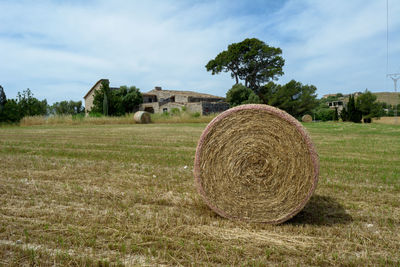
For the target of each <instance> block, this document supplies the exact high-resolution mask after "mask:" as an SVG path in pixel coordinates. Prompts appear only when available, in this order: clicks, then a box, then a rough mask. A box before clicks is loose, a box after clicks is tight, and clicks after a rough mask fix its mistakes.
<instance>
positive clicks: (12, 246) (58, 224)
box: [0, 123, 400, 266]
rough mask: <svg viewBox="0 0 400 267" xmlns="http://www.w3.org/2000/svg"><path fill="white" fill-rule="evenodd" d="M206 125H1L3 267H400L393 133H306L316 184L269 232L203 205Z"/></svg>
mask: <svg viewBox="0 0 400 267" xmlns="http://www.w3.org/2000/svg"><path fill="white" fill-rule="evenodd" d="M205 125H206V124H204V123H198V124H150V125H135V124H132V125H41V126H30V127H3V128H0V201H1V205H0V266H3V265H4V266H21V265H22V266H24V265H25V266H27V265H31V266H35V265H38V266H48V265H50V266H53V265H56V266H65V265H76V266H82V265H89V266H92V265H96V266H108V265H113V266H114V265H127V266H131V265H137V266H143V265H149V266H153V265H167V266H170V265H185V266H186V265H196V266H197V265H207V266H208V265H240V266H243V265H244V266H265V265H282V266H287V265H299V266H303V265H314V266H315V265H323V266H327V265H343V266H365V265H389V266H390V265H392V266H399V265H400V126H394V125H383V124H369V125H368V124H365V125H364V124H359V125H356V124H351V123H309V124H306V127H307V129H308V130H309V132H310V134H311V136H312V138H313V140H314V142H315V144H316V147H317V150H318V152H319V155H320V163H321V171H320V182H319V184H318V187H317V190H316V192H315V194H314V196H313V197H312V198H311V201H310V202H309V203H308V204H307V206H306V207H305V209H304V210H303V211H302V212H301V213H299V214H298V215H297V216H296V217H294V218H293V219H292V220H290V221H288V222H286V223H284V224H282V225H277V226H273V225H265V224H250V223H240V222H234V221H229V220H226V219H224V218H221V217H219V216H217V215H216V214H215V213H213V212H212V211H211V210H210V209H209V208H208V207H207V206H206V205H205V204H204V203H203V202H202V201H201V199H200V197H199V195H198V194H197V192H196V191H195V188H194V183H193V175H192V168H193V160H194V152H195V147H196V143H197V140H198V138H199V136H200V134H201V132H202V130H203V129H204V127H205Z"/></svg>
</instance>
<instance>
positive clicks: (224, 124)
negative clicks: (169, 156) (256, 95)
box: [194, 104, 319, 224]
mask: <svg viewBox="0 0 400 267" xmlns="http://www.w3.org/2000/svg"><path fill="white" fill-rule="evenodd" d="M318 172H319V161H318V155H317V153H316V151H315V149H314V145H313V143H312V142H311V139H310V137H309V135H308V134H307V132H306V130H305V129H304V127H303V126H302V125H301V124H300V122H298V121H297V120H296V119H295V118H293V117H292V116H291V115H289V114H288V113H286V112H284V111H282V110H280V109H277V108H274V107H271V106H267V105H254V104H250V105H242V106H238V107H235V108H231V109H229V110H227V111H225V112H223V113H221V114H220V115H219V116H217V117H216V118H214V119H213V120H212V121H211V122H210V123H209V124H208V126H207V127H206V129H205V130H204V132H203V133H202V135H201V137H200V140H199V143H198V145H197V150H196V157H195V162H194V177H195V184H196V187H197V191H198V192H199V193H200V195H201V196H202V198H203V200H204V201H205V203H206V204H207V205H208V206H209V207H210V208H211V209H212V210H214V211H215V212H216V213H218V214H219V215H221V216H223V217H226V218H229V219H237V220H242V221H249V222H265V223H272V224H278V223H282V222H284V221H286V220H288V219H290V218H291V217H293V216H294V215H296V214H297V213H298V212H299V211H300V210H302V209H303V207H304V206H305V205H306V203H307V202H308V200H309V199H310V197H311V195H312V193H313V192H314V190H315V188H316V186H317V182H318Z"/></svg>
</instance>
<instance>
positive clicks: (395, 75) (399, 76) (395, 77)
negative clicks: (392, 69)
mask: <svg viewBox="0 0 400 267" xmlns="http://www.w3.org/2000/svg"><path fill="white" fill-rule="evenodd" d="M386 77H390V78H391V79H392V80H393V82H394V92H395V93H396V92H397V81H398V80H399V79H400V73H392V74H387V75H386ZM395 95H396V96H395V99H398V96H397V94H395ZM394 123H395V124H397V101H395V104H394Z"/></svg>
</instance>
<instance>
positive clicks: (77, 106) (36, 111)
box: [0, 85, 85, 123]
mask: <svg viewBox="0 0 400 267" xmlns="http://www.w3.org/2000/svg"><path fill="white" fill-rule="evenodd" d="M84 112H85V108H84V107H83V106H82V101H72V100H71V101H61V102H56V103H54V104H53V105H51V106H50V105H48V104H47V100H46V99H44V100H39V99H37V98H35V97H34V96H33V93H32V91H31V90H30V89H29V88H28V89H26V90H24V91H23V92H22V93H20V92H18V94H17V97H16V98H15V99H7V96H6V93H5V91H4V88H3V87H2V86H1V85H0V123H1V122H6V123H14V122H19V121H20V120H21V119H22V118H23V117H26V116H46V115H51V114H54V115H83V114H84Z"/></svg>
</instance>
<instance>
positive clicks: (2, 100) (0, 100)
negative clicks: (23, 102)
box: [0, 85, 7, 112]
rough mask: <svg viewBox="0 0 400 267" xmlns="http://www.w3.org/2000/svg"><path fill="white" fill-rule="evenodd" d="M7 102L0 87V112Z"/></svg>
mask: <svg viewBox="0 0 400 267" xmlns="http://www.w3.org/2000/svg"><path fill="white" fill-rule="evenodd" d="M6 102H7V97H6V93H5V92H4V89H3V86H1V85H0V112H1V111H2V109H3V107H4V105H5V104H6Z"/></svg>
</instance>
